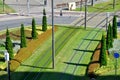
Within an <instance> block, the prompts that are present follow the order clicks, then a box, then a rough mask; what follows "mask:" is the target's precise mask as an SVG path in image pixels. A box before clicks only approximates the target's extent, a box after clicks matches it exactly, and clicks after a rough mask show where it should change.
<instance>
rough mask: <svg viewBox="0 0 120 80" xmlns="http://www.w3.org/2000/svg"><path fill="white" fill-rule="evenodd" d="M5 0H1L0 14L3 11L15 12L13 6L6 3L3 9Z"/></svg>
mask: <svg viewBox="0 0 120 80" xmlns="http://www.w3.org/2000/svg"><path fill="white" fill-rule="evenodd" d="M2 1H3V0H0V14H3V13H14V12H15V10H13V9H12V8H11V7H9V6H8V5H6V4H5V6H4V11H3V2H2Z"/></svg>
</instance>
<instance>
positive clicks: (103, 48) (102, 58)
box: [99, 35, 107, 66]
mask: <svg viewBox="0 0 120 80" xmlns="http://www.w3.org/2000/svg"><path fill="white" fill-rule="evenodd" d="M99 61H100V66H106V65H107V54H106V40H105V36H104V35H102V39H101V50H100V58H99Z"/></svg>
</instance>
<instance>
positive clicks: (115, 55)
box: [114, 52, 119, 80]
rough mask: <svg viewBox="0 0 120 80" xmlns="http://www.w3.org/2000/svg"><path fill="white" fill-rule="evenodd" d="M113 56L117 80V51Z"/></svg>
mask: <svg viewBox="0 0 120 80" xmlns="http://www.w3.org/2000/svg"><path fill="white" fill-rule="evenodd" d="M114 58H115V80H117V59H118V58H119V53H116V52H115V53H114Z"/></svg>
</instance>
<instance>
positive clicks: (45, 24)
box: [42, 9, 47, 31]
mask: <svg viewBox="0 0 120 80" xmlns="http://www.w3.org/2000/svg"><path fill="white" fill-rule="evenodd" d="M46 30H47V17H46V12H45V9H43V19H42V31H46Z"/></svg>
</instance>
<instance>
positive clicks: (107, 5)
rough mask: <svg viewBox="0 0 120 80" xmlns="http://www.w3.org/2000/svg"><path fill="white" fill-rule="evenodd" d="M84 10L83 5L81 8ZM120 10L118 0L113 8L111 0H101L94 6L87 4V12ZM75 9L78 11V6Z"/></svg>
mask: <svg viewBox="0 0 120 80" xmlns="http://www.w3.org/2000/svg"><path fill="white" fill-rule="evenodd" d="M82 10H83V11H84V10H85V9H84V7H83V9H82ZM119 10H120V1H119V0H116V6H115V9H113V0H109V1H107V2H102V3H99V4H95V5H94V6H88V12H98V11H101V12H113V11H119ZM76 11H80V8H77V9H76Z"/></svg>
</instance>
